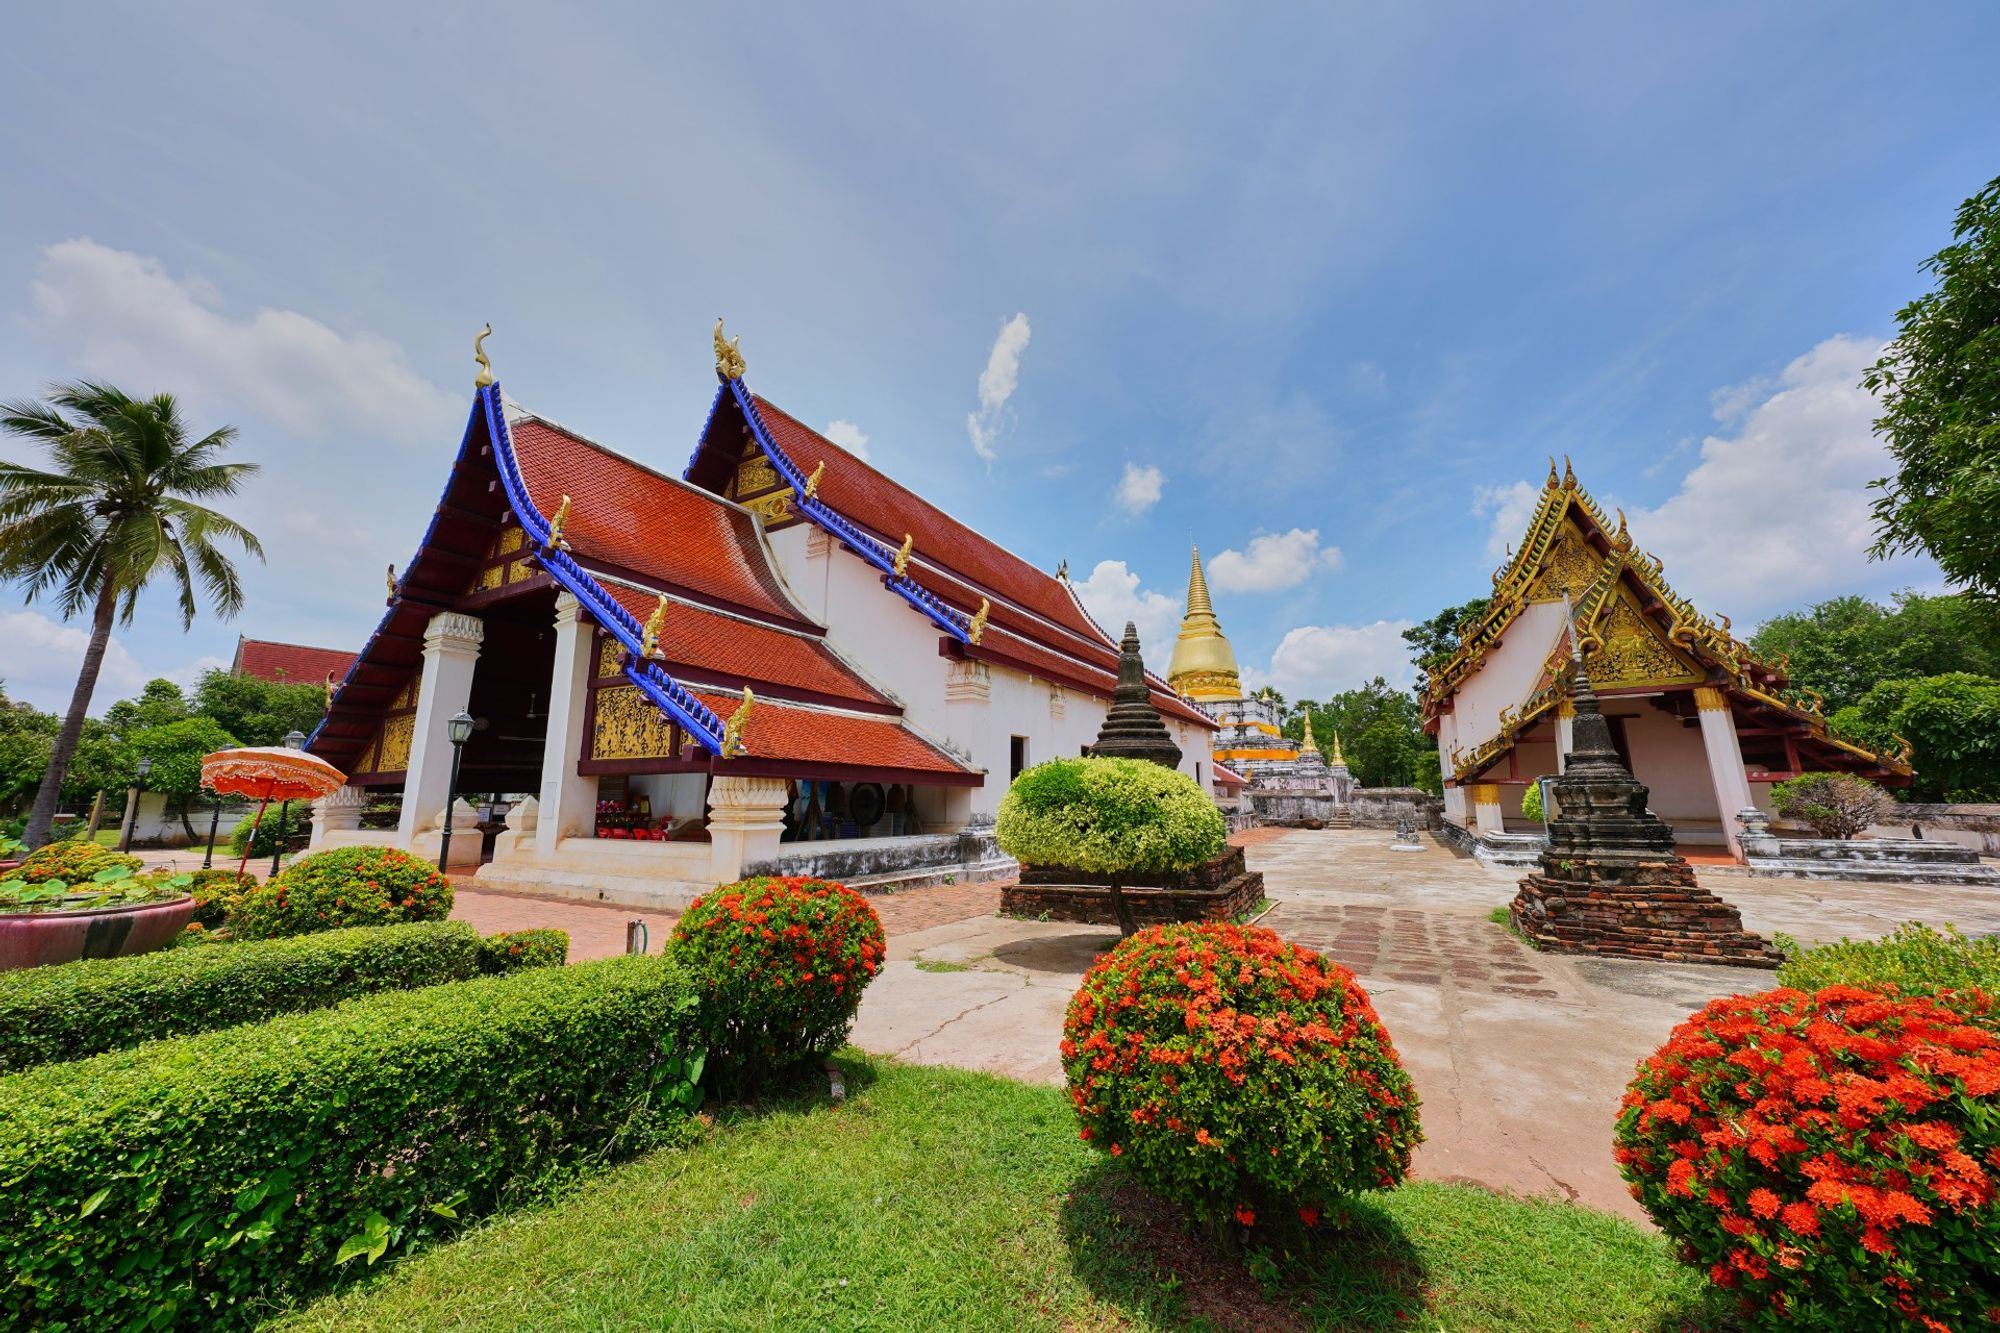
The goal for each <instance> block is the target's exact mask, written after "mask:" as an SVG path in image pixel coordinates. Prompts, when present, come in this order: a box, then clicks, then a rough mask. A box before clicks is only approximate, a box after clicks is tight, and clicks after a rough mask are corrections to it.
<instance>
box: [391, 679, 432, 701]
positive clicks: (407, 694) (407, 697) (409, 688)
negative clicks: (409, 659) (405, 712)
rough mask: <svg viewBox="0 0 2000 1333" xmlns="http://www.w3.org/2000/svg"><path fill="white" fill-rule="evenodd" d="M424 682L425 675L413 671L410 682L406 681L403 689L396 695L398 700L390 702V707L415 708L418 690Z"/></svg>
mask: <svg viewBox="0 0 2000 1333" xmlns="http://www.w3.org/2000/svg"><path fill="white" fill-rule="evenodd" d="M423 683H424V678H423V676H422V675H421V674H419V673H416V672H412V673H411V674H410V679H409V681H408V683H406V684H405V685H404V686H403V688H402V691H401V692H400V693H398V694H397V695H396V702H394V703H392V704H390V705H389V707H391V708H415V707H416V706H417V692H418V691H419V690H420V689H422V688H423Z"/></svg>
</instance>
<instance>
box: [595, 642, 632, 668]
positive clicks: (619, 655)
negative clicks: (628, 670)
mask: <svg viewBox="0 0 2000 1333" xmlns="http://www.w3.org/2000/svg"><path fill="white" fill-rule="evenodd" d="M624 669H625V645H624V644H622V643H620V642H618V640H616V639H614V638H612V637H611V636H610V635H609V634H607V635H605V636H604V637H603V638H602V639H601V640H599V641H598V644H597V674H598V675H600V676H615V675H618V674H619V673H620V672H621V671H623V670H624Z"/></svg>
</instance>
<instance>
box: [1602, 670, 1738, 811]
mask: <svg viewBox="0 0 2000 1333" xmlns="http://www.w3.org/2000/svg"><path fill="white" fill-rule="evenodd" d="M1633 702H1635V703H1637V705H1638V711H1637V712H1636V713H1629V712H1627V711H1626V710H1627V709H1628V708H1630V707H1631V704H1622V705H1621V704H1620V702H1619V701H1618V700H1616V699H1608V700H1606V701H1605V704H1606V710H1607V712H1609V713H1611V714H1612V715H1613V716H1622V717H1623V718H1624V721H1625V742H1626V746H1627V748H1628V749H1629V750H1630V751H1631V754H1632V776H1633V777H1635V778H1637V779H1638V780H1639V781H1641V782H1643V783H1645V784H1646V787H1647V789H1648V791H1649V793H1650V795H1649V796H1648V802H1647V803H1648V804H1649V805H1650V806H1651V807H1652V810H1653V813H1654V814H1656V815H1658V816H1659V817H1660V818H1661V819H1664V820H1666V821H1667V823H1669V824H1671V825H1673V828H1674V838H1675V840H1676V841H1678V842H1680V843H1683V844H1691V845H1696V846H1711V845H1712V846H1722V845H1724V844H1725V843H1726V842H1727V837H1726V835H1725V834H1724V832H1723V828H1722V818H1721V813H1720V812H1719V811H1718V810H1717V808H1716V804H1715V782H1714V779H1713V778H1712V777H1711V776H1710V775H1709V771H1708V750H1707V748H1706V747H1705V746H1704V745H1703V744H1702V739H1701V732H1700V731H1698V730H1696V729H1695V728H1693V727H1688V726H1683V725H1682V724H1681V721H1680V719H1679V718H1676V717H1674V716H1673V715H1672V714H1670V713H1663V712H1661V711H1660V710H1659V709H1657V708H1654V707H1652V706H1651V703H1650V701H1648V700H1645V699H1639V700H1635V701H1633Z"/></svg>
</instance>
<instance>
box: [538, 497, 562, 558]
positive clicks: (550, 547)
mask: <svg viewBox="0 0 2000 1333" xmlns="http://www.w3.org/2000/svg"><path fill="white" fill-rule="evenodd" d="M568 526H569V497H568V496H567V495H565V496H564V497H563V498H562V503H561V504H559V505H557V506H556V516H555V517H554V518H552V519H550V520H549V539H548V540H547V541H545V542H543V543H542V549H543V550H545V551H567V550H568V549H569V543H568V542H567V541H564V540H563V529H564V528H566V527H568Z"/></svg>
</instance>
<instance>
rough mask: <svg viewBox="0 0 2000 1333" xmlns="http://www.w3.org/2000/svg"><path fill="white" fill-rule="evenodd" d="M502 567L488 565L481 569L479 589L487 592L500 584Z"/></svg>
mask: <svg viewBox="0 0 2000 1333" xmlns="http://www.w3.org/2000/svg"><path fill="white" fill-rule="evenodd" d="M500 574H501V569H500V566H498V565H488V566H487V567H486V568H484V569H482V570H480V571H479V591H481V592H487V591H489V590H491V589H493V588H497V587H499V586H500Z"/></svg>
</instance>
